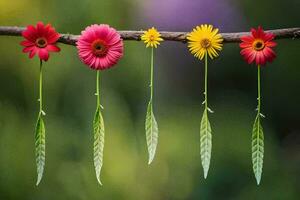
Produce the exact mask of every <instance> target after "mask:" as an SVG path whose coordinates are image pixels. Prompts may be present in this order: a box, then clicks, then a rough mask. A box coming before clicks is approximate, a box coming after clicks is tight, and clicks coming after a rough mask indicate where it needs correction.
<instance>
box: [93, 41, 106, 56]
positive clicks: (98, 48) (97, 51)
mask: <svg viewBox="0 0 300 200" xmlns="http://www.w3.org/2000/svg"><path fill="white" fill-rule="evenodd" d="M107 50H108V48H107V44H106V43H105V42H104V41H103V40H100V39H97V40H95V41H94V42H93V43H92V52H93V54H94V55H95V56H98V57H103V56H105V55H106V53H107Z"/></svg>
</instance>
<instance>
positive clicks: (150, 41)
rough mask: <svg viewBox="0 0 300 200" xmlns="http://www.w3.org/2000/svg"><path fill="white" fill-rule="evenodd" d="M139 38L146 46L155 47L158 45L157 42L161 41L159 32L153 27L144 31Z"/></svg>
mask: <svg viewBox="0 0 300 200" xmlns="http://www.w3.org/2000/svg"><path fill="white" fill-rule="evenodd" d="M141 40H142V41H144V43H145V44H146V47H147V48H148V47H149V46H150V47H155V48H157V45H160V43H159V42H162V41H163V39H162V38H161V34H160V33H159V32H158V31H157V30H156V28H154V27H152V28H150V29H148V30H147V31H144V34H143V35H142V36H141Z"/></svg>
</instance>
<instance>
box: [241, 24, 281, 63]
mask: <svg viewBox="0 0 300 200" xmlns="http://www.w3.org/2000/svg"><path fill="white" fill-rule="evenodd" d="M274 37H275V35H274V34H273V33H265V32H264V30H263V29H262V27H261V26H259V27H258V28H257V30H256V29H254V28H252V29H251V35H246V36H242V37H241V41H242V42H241V43H240V47H241V49H242V50H241V55H242V56H243V57H244V59H245V61H246V62H247V63H248V64H251V63H253V62H254V61H255V63H256V64H257V65H265V64H266V62H267V61H269V62H272V61H273V59H274V58H275V57H276V54H275V52H274V51H273V50H272V48H273V47H275V46H276V45H277V44H276V43H275V42H274V41H273V39H274Z"/></svg>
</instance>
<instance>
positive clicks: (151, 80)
mask: <svg viewBox="0 0 300 200" xmlns="http://www.w3.org/2000/svg"><path fill="white" fill-rule="evenodd" d="M153 49H154V48H153V47H152V48H151V77H150V101H152V98H153V65H154V64H153V62H154V55H153V54H154V50H153Z"/></svg>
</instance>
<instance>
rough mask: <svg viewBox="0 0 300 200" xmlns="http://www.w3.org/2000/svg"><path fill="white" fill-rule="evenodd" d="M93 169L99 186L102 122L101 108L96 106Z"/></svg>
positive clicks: (101, 155)
mask: <svg viewBox="0 0 300 200" xmlns="http://www.w3.org/2000/svg"><path fill="white" fill-rule="evenodd" d="M93 128H94V167H95V171H96V177H97V180H98V182H99V184H100V185H102V183H101V181H100V173H101V168H102V164H103V149H104V122H103V118H102V114H101V107H100V106H98V107H97V109H96V112H95V116H94V122H93Z"/></svg>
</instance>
